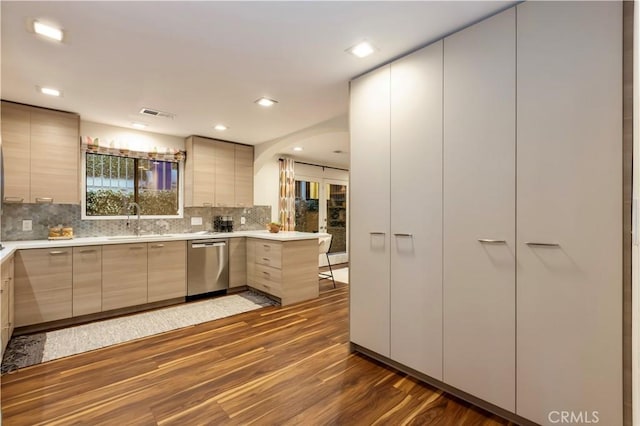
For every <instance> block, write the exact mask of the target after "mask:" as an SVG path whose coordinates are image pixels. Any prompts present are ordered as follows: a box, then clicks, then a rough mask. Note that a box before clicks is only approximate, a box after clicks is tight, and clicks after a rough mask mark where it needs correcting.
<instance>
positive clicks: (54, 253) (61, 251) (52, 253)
mask: <svg viewBox="0 0 640 426" xmlns="http://www.w3.org/2000/svg"><path fill="white" fill-rule="evenodd" d="M67 253H68V252H66V251H63V250H55V251H50V252H49V254H50V255H51V256H57V255H59V254H67Z"/></svg>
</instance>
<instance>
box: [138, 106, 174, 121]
mask: <svg viewBox="0 0 640 426" xmlns="http://www.w3.org/2000/svg"><path fill="white" fill-rule="evenodd" d="M140 114H144V115H150V116H151V117H162V118H170V119H172V120H173V117H174V115H173V114H171V113H169V112H162V111H158V110H155V109H151V108H142V109H141V110H140Z"/></svg>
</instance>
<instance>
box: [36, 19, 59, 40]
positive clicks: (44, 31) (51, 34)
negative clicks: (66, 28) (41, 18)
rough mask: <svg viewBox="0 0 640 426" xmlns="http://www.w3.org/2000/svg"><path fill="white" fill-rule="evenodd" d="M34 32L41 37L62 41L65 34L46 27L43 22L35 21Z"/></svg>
mask: <svg viewBox="0 0 640 426" xmlns="http://www.w3.org/2000/svg"><path fill="white" fill-rule="evenodd" d="M33 31H34V32H35V33H36V34H40V35H41V36H44V37H47V38H50V39H53V40H56V41H62V36H63V32H62V30H61V29H59V28H55V27H51V26H49V25H45V24H43V23H42V22H38V21H33Z"/></svg>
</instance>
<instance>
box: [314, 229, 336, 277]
mask: <svg viewBox="0 0 640 426" xmlns="http://www.w3.org/2000/svg"><path fill="white" fill-rule="evenodd" d="M332 237H333V236H332V235H331V234H327V235H322V236H320V237H318V246H319V249H320V254H324V255H325V256H327V265H329V272H320V273H319V274H318V275H319V277H320V280H328V279H331V281H333V288H336V280H335V279H334V278H333V269H332V268H331V261H330V260H329V251H330V250H331V242H332Z"/></svg>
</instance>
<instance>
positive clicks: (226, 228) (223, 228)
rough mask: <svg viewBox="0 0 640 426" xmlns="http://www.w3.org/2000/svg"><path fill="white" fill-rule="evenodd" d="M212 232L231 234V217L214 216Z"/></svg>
mask: <svg viewBox="0 0 640 426" xmlns="http://www.w3.org/2000/svg"><path fill="white" fill-rule="evenodd" d="M213 230H214V231H215V232H233V216H214V218H213Z"/></svg>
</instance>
